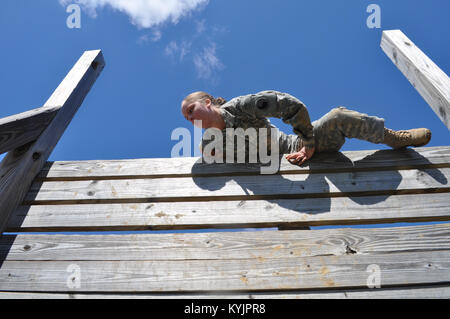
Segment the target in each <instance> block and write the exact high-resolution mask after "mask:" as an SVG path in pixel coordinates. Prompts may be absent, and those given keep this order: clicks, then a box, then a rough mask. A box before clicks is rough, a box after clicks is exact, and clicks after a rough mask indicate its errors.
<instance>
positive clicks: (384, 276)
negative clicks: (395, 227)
mask: <svg viewBox="0 0 450 319" xmlns="http://www.w3.org/2000/svg"><path fill="white" fill-rule="evenodd" d="M373 265H376V267H379V269H380V284H381V287H391V286H401V285H418V284H424V285H425V284H426V285H432V284H442V285H444V284H445V285H448V284H449V283H450V251H449V250H439V251H427V252H421V253H420V254H419V253H417V252H412V253H409V252H407V253H395V254H377V255H358V254H353V255H342V256H318V257H292V258H284V259H282V258H281V259H266V260H255V259H235V260H233V259H230V260H183V261H51V262H47V261H28V262H23V261H5V262H4V263H3V264H2V267H1V269H0V291H30V292H31V291H41V292H49V291H51V292H70V291H79V292H89V291H92V292H99V291H102V292H150V291H167V292H168V291H221V290H222V291H224V290H225V291H248V290H285V289H307V288H308V289H316V288H317V289H319V288H357V287H360V288H367V287H368V285H367V283H368V279H369V276H371V275H372V273H371V272H370V271H368V269H369V270H370V268H371V267H374V266H373ZM70 269H77V270H78V272H77V273H78V274H79V277H78V279H79V283H80V284H79V288H76V287H73V286H70V285H68V284H67V283H68V281H70V282H71V280H73V279H74V277H73V275H72V274H71V272H70ZM68 270H69V271H68Z"/></svg>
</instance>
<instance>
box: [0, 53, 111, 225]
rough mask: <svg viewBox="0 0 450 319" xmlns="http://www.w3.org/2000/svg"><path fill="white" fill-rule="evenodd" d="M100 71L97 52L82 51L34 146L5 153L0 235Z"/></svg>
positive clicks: (0, 186)
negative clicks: (47, 123)
mask: <svg viewBox="0 0 450 319" xmlns="http://www.w3.org/2000/svg"><path fill="white" fill-rule="evenodd" d="M103 67H104V60H103V55H102V53H101V51H100V50H94V51H86V52H84V54H83V55H82V56H81V57H80V59H79V60H78V62H77V63H76V64H75V65H74V66H73V68H72V69H71V70H70V72H69V73H68V74H67V76H66V77H65V78H64V80H63V81H62V82H61V84H60V85H59V86H58V88H57V89H56V90H55V91H54V92H53V94H52V95H51V96H50V98H49V99H48V100H47V102H46V103H45V104H44V108H52V107H55V106H60V107H61V109H60V110H59V111H58V113H57V115H56V116H55V117H54V118H53V120H52V122H51V123H50V124H49V125H48V126H47V128H46V129H45V131H44V132H42V134H41V135H40V137H39V138H38V140H36V142H34V143H31V144H29V145H27V146H26V147H23V148H21V149H20V150H14V151H11V152H9V153H8V154H7V155H6V156H5V158H4V159H3V161H2V162H1V164H0V233H1V232H3V229H4V228H5V226H6V224H7V221H8V218H9V216H10V215H11V213H12V212H13V211H14V210H15V209H16V208H17V206H18V205H19V203H20V202H22V200H23V198H24V197H25V195H26V193H27V191H28V189H29V187H30V185H31V183H32V181H33V179H34V178H35V177H36V175H37V174H38V173H39V171H40V170H41V169H42V167H43V166H44V164H45V162H46V161H47V159H48V157H49V156H50V153H51V152H52V150H53V148H54V147H55V145H56V143H57V142H58V140H59V139H60V137H61V135H62V134H63V132H64V131H65V129H66V127H67V126H68V125H69V123H70V121H71V120H72V118H73V116H74V115H75V113H76V111H77V110H78V108H79V107H80V105H81V103H82V102H83V100H84V98H85V97H86V95H87V93H88V92H89V90H90V88H91V87H92V85H93V84H94V82H95V80H96V79H97V77H98V76H99V74H100V73H101V71H102V70H103Z"/></svg>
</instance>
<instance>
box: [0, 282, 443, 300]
mask: <svg viewBox="0 0 450 319" xmlns="http://www.w3.org/2000/svg"><path fill="white" fill-rule="evenodd" d="M0 299H251V300H253V299H450V286H429V287H426V286H422V285H421V286H409V287H402V288H399V287H394V288H377V289H330V290H328V289H327V290H293V291H292V290H291V291H280V292H258V291H254V292H242V293H237V292H236V293H229V292H226V293H223V292H222V293H221V292H206V293H203V294H200V293H173V294H170V293H138V294H136V293H112V294H111V293H89V294H82V293H73V292H69V293H45V292H1V291H0Z"/></svg>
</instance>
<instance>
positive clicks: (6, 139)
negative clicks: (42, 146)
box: [0, 106, 60, 154]
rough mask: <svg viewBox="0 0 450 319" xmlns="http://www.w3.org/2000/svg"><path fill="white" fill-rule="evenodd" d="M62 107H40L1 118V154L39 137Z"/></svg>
mask: <svg viewBox="0 0 450 319" xmlns="http://www.w3.org/2000/svg"><path fill="white" fill-rule="evenodd" d="M59 109H60V107H56V106H53V107H40V108H37V109H33V110H30V111H26V112H23V113H19V114H15V115H11V116H8V117H4V118H1V119H0V154H1V153H4V152H6V151H9V150H12V149H15V148H17V147H19V146H22V145H25V144H27V143H29V142H32V141H34V140H36V139H37V138H38V136H39V135H40V134H41V133H42V131H43V130H44V129H45V128H46V127H47V125H48V124H49V123H50V122H51V120H52V119H53V118H54V117H55V115H56V113H57V112H58V110H59Z"/></svg>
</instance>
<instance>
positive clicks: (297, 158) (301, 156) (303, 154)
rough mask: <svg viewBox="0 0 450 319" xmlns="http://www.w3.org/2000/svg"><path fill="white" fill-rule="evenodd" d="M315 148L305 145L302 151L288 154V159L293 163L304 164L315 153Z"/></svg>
mask: <svg viewBox="0 0 450 319" xmlns="http://www.w3.org/2000/svg"><path fill="white" fill-rule="evenodd" d="M314 150H315V149H314V148H306V147H303V148H302V149H301V150H300V151H298V152H295V153H291V154H288V155H286V159H287V160H288V161H289V162H290V163H291V164H296V165H299V166H300V165H302V164H303V163H304V162H305V161H306V160H308V159H310V158H311V157H312V156H313V155H314Z"/></svg>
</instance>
